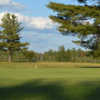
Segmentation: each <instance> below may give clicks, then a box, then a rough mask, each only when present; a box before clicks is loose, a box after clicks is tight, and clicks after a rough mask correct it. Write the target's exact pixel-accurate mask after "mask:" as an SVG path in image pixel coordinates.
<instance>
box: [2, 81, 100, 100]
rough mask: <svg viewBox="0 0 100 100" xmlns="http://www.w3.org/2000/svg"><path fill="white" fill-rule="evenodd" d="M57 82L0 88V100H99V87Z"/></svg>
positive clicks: (37, 82) (33, 82) (31, 83)
mask: <svg viewBox="0 0 100 100" xmlns="http://www.w3.org/2000/svg"><path fill="white" fill-rule="evenodd" d="M62 84H63V83H61V82H60V83H59V82H49V83H48V82H47V83H46V82H45V83H44V82H42V81H41V80H32V81H29V82H26V83H24V84H20V85H17V86H9V87H0V100H99V99H100V85H97V84H91V83H87V82H86V83H80V84H77V85H66V86H63V85H62Z"/></svg>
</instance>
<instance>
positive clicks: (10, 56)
mask: <svg viewBox="0 0 100 100" xmlns="http://www.w3.org/2000/svg"><path fill="white" fill-rule="evenodd" d="M8 62H9V63H11V62H12V55H11V54H9V55H8Z"/></svg>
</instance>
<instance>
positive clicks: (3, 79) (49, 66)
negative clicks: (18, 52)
mask: <svg viewBox="0 0 100 100" xmlns="http://www.w3.org/2000/svg"><path fill="white" fill-rule="evenodd" d="M99 66H100V64H91V63H34V64H33V63H12V64H8V63H0V100H100V68H99Z"/></svg>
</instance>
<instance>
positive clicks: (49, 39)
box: [0, 0, 79, 52]
mask: <svg viewBox="0 0 100 100" xmlns="http://www.w3.org/2000/svg"><path fill="white" fill-rule="evenodd" d="M50 1H54V2H60V3H66V4H77V2H76V0H0V7H1V10H0V18H2V16H3V15H4V14H5V13H6V12H10V13H14V14H15V15H16V16H18V20H19V21H20V22H21V23H22V24H23V26H24V30H23V32H22V34H21V35H22V37H23V38H22V41H25V42H29V43H30V45H29V49H32V50H35V51H37V52H44V51H48V50H49V49H54V50H57V49H58V47H59V46H61V45H64V46H65V48H66V49H68V48H69V49H71V48H79V47H78V46H76V45H75V44H73V43H72V42H71V41H72V40H73V39H76V37H72V36H63V35H61V34H60V33H59V32H58V31H57V30H56V27H55V26H56V25H55V24H54V23H53V22H52V21H51V20H50V19H49V18H48V16H49V15H51V14H52V13H53V12H52V11H51V10H50V9H48V8H46V5H47V4H48V3H49V2H50Z"/></svg>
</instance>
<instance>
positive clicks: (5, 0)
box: [0, 0, 24, 9]
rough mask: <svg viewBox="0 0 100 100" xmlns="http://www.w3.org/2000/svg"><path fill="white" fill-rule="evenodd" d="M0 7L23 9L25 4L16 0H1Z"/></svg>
mask: <svg viewBox="0 0 100 100" xmlns="http://www.w3.org/2000/svg"><path fill="white" fill-rule="evenodd" d="M0 8H8V9H10V8H13V9H16V8H17V9H22V8H24V6H23V5H22V4H20V3H17V2H14V1H13V0H0Z"/></svg>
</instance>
